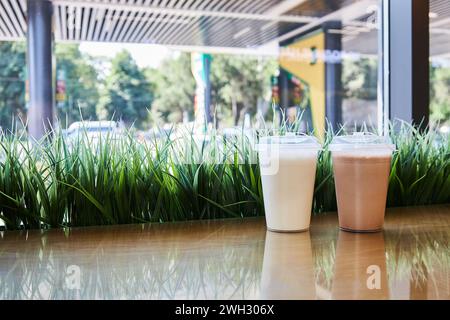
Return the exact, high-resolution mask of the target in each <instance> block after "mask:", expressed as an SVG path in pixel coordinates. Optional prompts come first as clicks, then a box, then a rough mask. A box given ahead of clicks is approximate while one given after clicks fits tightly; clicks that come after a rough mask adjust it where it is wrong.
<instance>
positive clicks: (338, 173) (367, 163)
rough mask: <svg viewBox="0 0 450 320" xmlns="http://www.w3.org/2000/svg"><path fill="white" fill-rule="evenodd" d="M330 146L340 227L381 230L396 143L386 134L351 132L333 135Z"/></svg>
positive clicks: (353, 229) (347, 229) (355, 230)
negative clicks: (349, 133)
mask: <svg viewBox="0 0 450 320" xmlns="http://www.w3.org/2000/svg"><path fill="white" fill-rule="evenodd" d="M329 149H330V151H331V155H332V160H333V172H334V179H335V186H336V198H337V207H338V216H339V227H340V228H341V229H342V230H345V231H353V232H375V231H380V230H381V229H382V227H383V223H384V214H385V210H386V197H387V190H388V183H389V173H390V168H391V158H392V151H393V150H394V149H395V146H394V145H393V144H392V143H390V141H389V138H388V137H382V136H377V135H374V134H369V133H354V134H353V135H347V136H337V137H335V138H334V139H333V141H332V142H331V144H330V147H329Z"/></svg>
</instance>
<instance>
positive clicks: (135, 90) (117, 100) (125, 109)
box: [97, 50, 153, 128]
mask: <svg viewBox="0 0 450 320" xmlns="http://www.w3.org/2000/svg"><path fill="white" fill-rule="evenodd" d="M152 91H153V90H152V86H151V85H150V83H149V82H148V81H147V79H146V77H145V75H144V72H143V71H142V70H141V69H139V67H138V66H137V64H136V62H135V61H134V60H133V58H132V57H131V55H130V53H129V52H128V51H126V50H123V51H121V52H119V53H118V54H117V55H116V56H115V57H114V58H113V59H112V61H111V70H110V73H109V74H108V75H107V76H106V79H105V81H104V85H103V88H101V93H100V99H99V103H98V105H97V115H98V117H99V118H100V119H106V120H109V119H112V118H114V119H115V120H119V119H120V120H123V121H124V122H125V123H126V124H132V123H134V124H135V125H136V127H138V128H145V127H146V126H147V124H148V111H147V109H148V108H150V105H151V102H152V98H153V95H152Z"/></svg>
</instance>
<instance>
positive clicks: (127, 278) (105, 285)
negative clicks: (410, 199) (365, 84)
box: [0, 205, 450, 299]
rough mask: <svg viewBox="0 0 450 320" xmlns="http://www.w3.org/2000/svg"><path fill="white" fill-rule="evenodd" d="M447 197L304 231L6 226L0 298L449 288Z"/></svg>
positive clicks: (366, 295) (320, 294)
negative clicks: (375, 220)
mask: <svg viewBox="0 0 450 320" xmlns="http://www.w3.org/2000/svg"><path fill="white" fill-rule="evenodd" d="M449 235H450V205H444V206H429V207H410V208H393V209H388V211H387V217H386V222H385V226H384V230H383V231H382V232H379V233H373V234H354V233H348V232H345V231H340V230H339V229H338V227H337V215H336V213H330V214H327V215H320V216H316V217H314V218H313V220H312V225H311V229H310V230H309V231H308V232H303V233H292V234H291V233H274V232H270V231H266V228H265V222H264V218H247V219H243V220H235V219H232V220H220V221H217V220H216V221H202V222H183V223H166V224H145V225H127V226H112V227H90V228H74V229H71V230H65V231H64V230H62V229H61V230H50V231H39V230H35V231H3V232H0V299H450V250H449Z"/></svg>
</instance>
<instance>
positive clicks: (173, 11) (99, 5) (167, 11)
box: [53, 0, 317, 23]
mask: <svg viewBox="0 0 450 320" xmlns="http://www.w3.org/2000/svg"><path fill="white" fill-rule="evenodd" d="M53 3H54V4H55V5H59V6H69V5H70V6H80V7H83V8H96V9H103V10H106V9H109V10H123V11H129V12H151V13H155V14H163V15H174V16H185V17H217V18H230V19H249V20H266V21H280V22H291V23H309V22H312V21H315V20H317V18H315V17H307V16H290V15H289V16H286V15H274V14H257V13H243V12H229V11H207V10H196V9H179V8H164V7H156V6H143V5H136V4H133V5H131V4H120V3H103V2H87V1H77V2H73V1H69V0H53Z"/></svg>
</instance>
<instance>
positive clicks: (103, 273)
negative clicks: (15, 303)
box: [0, 221, 266, 299]
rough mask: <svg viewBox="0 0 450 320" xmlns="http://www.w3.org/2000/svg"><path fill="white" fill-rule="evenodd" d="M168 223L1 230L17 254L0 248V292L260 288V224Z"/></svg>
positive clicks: (199, 293) (99, 294)
mask: <svg viewBox="0 0 450 320" xmlns="http://www.w3.org/2000/svg"><path fill="white" fill-rule="evenodd" d="M167 226H168V228H165V227H164V226H163V225H158V226H156V227H154V226H152V225H133V226H123V227H119V228H117V229H116V228H115V227H108V228H106V229H101V228H100V229H99V228H93V229H91V228H82V229H75V230H71V231H70V232H69V233H68V234H64V232H63V230H49V231H46V232H45V233H43V234H40V233H38V231H28V234H25V233H23V234H20V235H19V234H17V233H6V234H5V237H4V238H3V239H2V248H3V250H5V248H6V247H7V246H10V247H13V248H14V252H15V253H14V254H13V255H9V256H8V253H7V252H2V251H3V250H2V249H0V261H1V264H2V269H3V270H2V271H5V273H4V275H3V276H2V277H0V299H74V298H76V299H80V298H81V299H96V298H97V299H177V298H178V299H217V298H219V297H220V298H222V299H224V298H233V299H243V298H247V297H248V296H251V295H252V294H254V293H255V292H258V289H259V281H260V274H261V266H262V259H263V253H264V242H263V241H261V238H263V235H264V234H265V232H266V231H265V230H264V228H263V225H262V224H261V223H258V224H257V227H256V228H255V227H254V225H253V224H252V223H249V222H245V223H242V224H239V223H236V221H231V222H230V224H227V223H222V222H218V223H217V224H215V223H212V224H208V223H207V222H205V223H202V224H191V225H186V224H179V225H178V224H170V225H167ZM23 232H27V231H23ZM12 237H14V238H12ZM25 239H26V240H25ZM255 239H257V240H255ZM205 241H208V247H207V249H206V248H205ZM61 248H64V250H61ZM71 265H76V266H78V267H79V268H80V271H81V274H80V275H81V277H80V278H81V283H80V289H79V290H73V289H70V288H67V287H66V286H65V281H66V280H67V279H68V274H67V270H69V269H68V268H69V266H71Z"/></svg>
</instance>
